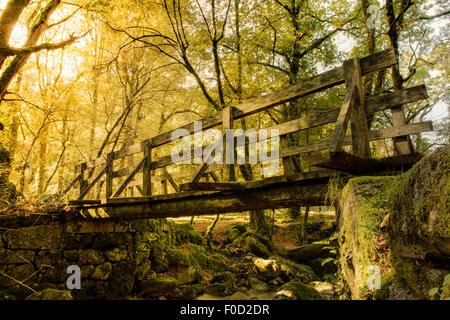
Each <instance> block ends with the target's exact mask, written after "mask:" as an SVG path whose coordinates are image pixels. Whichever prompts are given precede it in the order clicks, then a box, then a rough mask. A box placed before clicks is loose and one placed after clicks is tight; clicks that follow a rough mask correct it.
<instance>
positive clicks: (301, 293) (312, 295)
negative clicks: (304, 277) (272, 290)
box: [274, 281, 322, 300]
mask: <svg viewBox="0 0 450 320" xmlns="http://www.w3.org/2000/svg"><path fill="white" fill-rule="evenodd" d="M274 299H275V300H322V296H321V295H320V293H319V292H317V291H316V290H314V289H313V288H311V287H308V286H307V285H305V284H303V283H301V282H299V281H290V282H288V283H286V284H284V285H282V286H281V287H280V288H279V289H278V291H277V294H276V295H275V298H274Z"/></svg>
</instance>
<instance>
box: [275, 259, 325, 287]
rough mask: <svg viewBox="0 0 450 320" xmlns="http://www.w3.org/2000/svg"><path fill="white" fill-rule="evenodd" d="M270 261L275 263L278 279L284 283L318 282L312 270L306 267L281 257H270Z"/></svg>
mask: <svg viewBox="0 0 450 320" xmlns="http://www.w3.org/2000/svg"><path fill="white" fill-rule="evenodd" d="M271 259H274V260H275V261H276V262H277V267H278V270H279V274H280V277H281V279H282V280H284V281H290V280H295V281H301V282H305V283H308V282H312V281H319V280H320V278H319V277H318V276H317V274H316V273H315V272H314V270H313V269H312V268H311V267H310V266H308V265H303V264H298V263H295V262H293V261H290V260H287V259H284V258H281V257H271Z"/></svg>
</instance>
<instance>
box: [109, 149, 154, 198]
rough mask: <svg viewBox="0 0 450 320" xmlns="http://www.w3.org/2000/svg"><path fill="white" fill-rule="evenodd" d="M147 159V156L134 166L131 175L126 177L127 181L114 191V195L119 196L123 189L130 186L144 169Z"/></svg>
mask: <svg viewBox="0 0 450 320" xmlns="http://www.w3.org/2000/svg"><path fill="white" fill-rule="evenodd" d="M146 161H147V159H146V158H143V159H142V160H141V161H140V162H139V164H138V165H137V166H136V167H135V168H134V170H133V171H131V173H130V175H129V176H128V177H127V178H126V179H125V181H124V182H123V183H122V185H121V186H120V187H119V188H118V189H117V191H116V192H115V193H114V195H113V197H114V198H115V197H118V196H120V194H121V193H122V191H123V190H125V188H126V187H127V186H128V184H129V183H130V182H131V181H132V180H133V179H134V176H135V175H136V174H137V173H138V172H139V171H141V170H142V168H143V167H144V164H145V162H146Z"/></svg>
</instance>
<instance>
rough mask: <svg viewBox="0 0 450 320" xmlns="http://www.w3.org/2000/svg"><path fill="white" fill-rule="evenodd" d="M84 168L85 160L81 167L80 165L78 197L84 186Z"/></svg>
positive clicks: (85, 166)
mask: <svg viewBox="0 0 450 320" xmlns="http://www.w3.org/2000/svg"><path fill="white" fill-rule="evenodd" d="M86 168H87V164H86V162H84V163H82V164H81V167H80V178H79V179H80V194H79V196H80V197H81V196H82V195H83V192H84V188H85V182H84V176H85V172H86Z"/></svg>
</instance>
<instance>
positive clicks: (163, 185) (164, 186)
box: [161, 180, 169, 194]
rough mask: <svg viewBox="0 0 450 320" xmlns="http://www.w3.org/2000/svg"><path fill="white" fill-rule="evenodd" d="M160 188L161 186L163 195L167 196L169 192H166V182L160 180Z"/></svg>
mask: <svg viewBox="0 0 450 320" xmlns="http://www.w3.org/2000/svg"><path fill="white" fill-rule="evenodd" d="M161 186H162V189H163V194H168V193H169V192H168V190H167V180H162V181H161Z"/></svg>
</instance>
